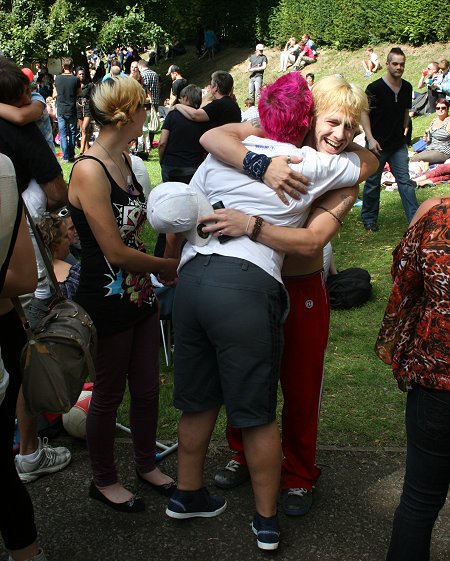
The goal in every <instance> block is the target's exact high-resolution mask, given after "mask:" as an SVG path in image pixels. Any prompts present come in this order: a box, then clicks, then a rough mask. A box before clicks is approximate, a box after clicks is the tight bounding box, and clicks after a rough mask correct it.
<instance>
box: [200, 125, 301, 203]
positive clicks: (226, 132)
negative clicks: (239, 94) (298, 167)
mask: <svg viewBox="0 0 450 561" xmlns="http://www.w3.org/2000/svg"><path fill="white" fill-rule="evenodd" d="M250 135H254V136H259V137H261V138H264V137H265V135H264V131H263V130H262V128H261V127H260V126H259V125H258V126H256V125H255V122H251V121H246V122H245V123H230V124H228V125H223V126H222V127H216V128H214V129H211V130H209V131H207V132H205V133H204V134H203V136H202V137H201V138H200V144H201V145H202V146H203V148H205V150H206V151H207V152H210V153H211V154H212V155H213V156H214V157H215V158H217V159H218V160H220V161H222V162H224V163H225V164H228V165H230V166H233V167H234V168H237V169H242V163H243V161H244V158H245V156H246V155H247V152H248V150H247V148H246V147H245V146H244V145H243V144H242V141H243V140H245V139H246V138H247V137H248V136H250ZM287 162H288V157H287V156H277V157H276V158H273V160H272V162H271V163H270V165H269V167H268V168H267V170H266V173H265V174H264V176H263V178H262V179H263V181H264V183H265V184H266V185H267V186H268V187H271V188H272V189H273V190H274V191H275V192H276V193H277V195H278V196H279V197H280V199H281V200H282V201H283V202H284V203H285V204H287V203H288V201H287V199H286V197H285V195H284V193H286V194H288V195H289V196H291V197H292V198H294V199H298V198H299V192H300V193H304V192H305V186H306V185H307V184H308V180H307V178H306V177H304V176H303V175H302V174H300V173H298V172H297V171H294V170H293V169H292V168H290V167H289V166H288V163H287ZM291 162H292V163H299V162H300V160H299V158H297V157H292V158H291Z"/></svg>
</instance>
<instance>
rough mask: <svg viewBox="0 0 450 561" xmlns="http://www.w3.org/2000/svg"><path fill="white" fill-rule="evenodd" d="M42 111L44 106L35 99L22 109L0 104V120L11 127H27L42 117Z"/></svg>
mask: <svg viewBox="0 0 450 561" xmlns="http://www.w3.org/2000/svg"><path fill="white" fill-rule="evenodd" d="M44 109H45V105H44V104H43V103H41V102H40V101H38V100H37V99H33V100H32V101H31V103H29V104H28V105H23V106H22V107H15V106H14V105H8V104H6V103H0V118H1V119H5V121H9V122H10V123H12V124H13V125H19V126H22V125H27V124H28V123H33V122H34V121H37V120H38V119H39V118H40V117H41V116H42V113H43V112H44Z"/></svg>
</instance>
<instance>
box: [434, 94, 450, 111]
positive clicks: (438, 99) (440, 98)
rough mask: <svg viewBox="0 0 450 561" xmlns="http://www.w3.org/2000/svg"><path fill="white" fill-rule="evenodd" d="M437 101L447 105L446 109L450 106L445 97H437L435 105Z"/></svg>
mask: <svg viewBox="0 0 450 561" xmlns="http://www.w3.org/2000/svg"><path fill="white" fill-rule="evenodd" d="M438 103H443V104H444V105H445V106H446V107H447V109H448V108H449V107H450V101H448V99H446V98H445V97H438V98H437V100H436V105H437V104H438Z"/></svg>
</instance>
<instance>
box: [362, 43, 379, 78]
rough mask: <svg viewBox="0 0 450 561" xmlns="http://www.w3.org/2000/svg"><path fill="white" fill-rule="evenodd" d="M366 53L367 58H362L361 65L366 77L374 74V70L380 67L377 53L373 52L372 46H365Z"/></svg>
mask: <svg viewBox="0 0 450 561" xmlns="http://www.w3.org/2000/svg"><path fill="white" fill-rule="evenodd" d="M366 55H367V56H368V57H369V58H368V59H367V60H363V62H362V65H363V66H364V68H365V70H366V73H365V74H364V76H365V77H366V78H368V77H369V76H371V75H372V74H375V72H376V71H377V70H379V69H380V68H381V62H380V59H379V58H378V55H377V54H376V53H375V52H374V50H373V47H367V49H366Z"/></svg>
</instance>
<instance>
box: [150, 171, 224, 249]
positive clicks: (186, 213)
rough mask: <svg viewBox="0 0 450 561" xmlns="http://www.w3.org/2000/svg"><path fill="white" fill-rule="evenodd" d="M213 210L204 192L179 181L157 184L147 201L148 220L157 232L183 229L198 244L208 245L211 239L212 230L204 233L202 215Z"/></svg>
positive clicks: (175, 231)
mask: <svg viewBox="0 0 450 561" xmlns="http://www.w3.org/2000/svg"><path fill="white" fill-rule="evenodd" d="M213 212H214V209H213V207H212V205H211V203H210V202H209V201H208V199H207V198H206V197H205V196H204V195H203V194H202V193H200V192H199V191H197V189H194V188H193V187H190V186H189V185H186V184H185V183H178V182H176V181H169V182H167V183H161V184H160V185H157V186H156V187H155V188H154V189H153V190H152V191H151V192H150V197H149V199H148V203H147V218H148V221H149V222H150V224H151V225H152V227H153V228H154V229H155V230H156V231H157V232H162V233H164V234H166V233H172V234H177V233H181V232H182V233H183V234H184V235H185V236H186V238H187V239H188V240H189V241H190V242H191V244H192V245H197V246H203V245H206V244H207V243H208V242H209V240H210V239H211V234H210V233H209V234H206V233H204V232H202V227H203V226H205V224H201V223H199V218H200V216H204V215H205V214H211V213H213Z"/></svg>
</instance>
